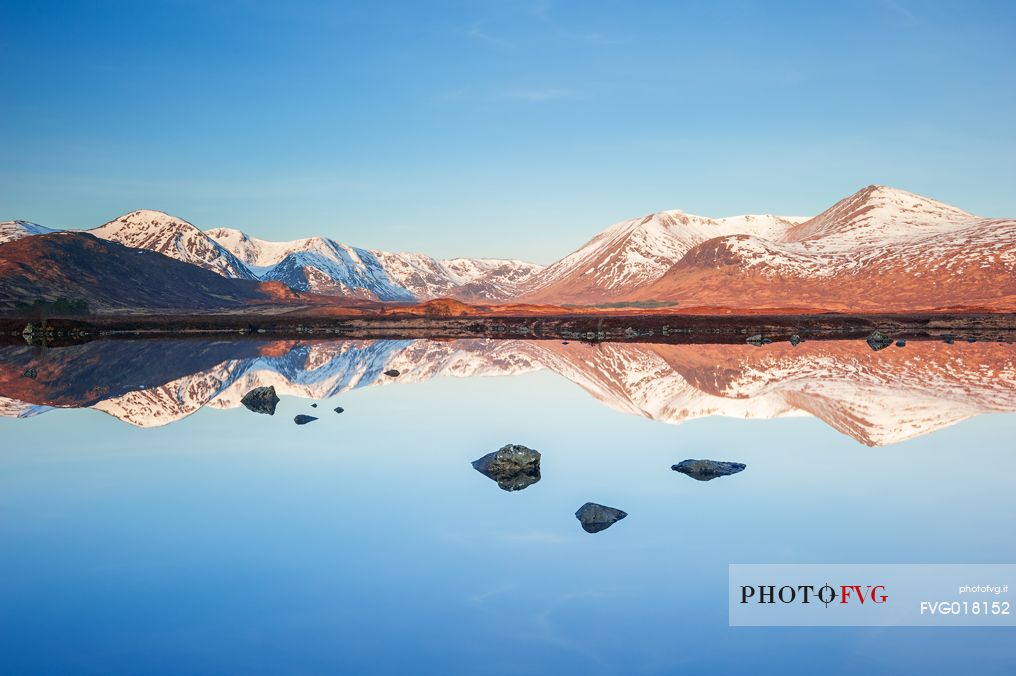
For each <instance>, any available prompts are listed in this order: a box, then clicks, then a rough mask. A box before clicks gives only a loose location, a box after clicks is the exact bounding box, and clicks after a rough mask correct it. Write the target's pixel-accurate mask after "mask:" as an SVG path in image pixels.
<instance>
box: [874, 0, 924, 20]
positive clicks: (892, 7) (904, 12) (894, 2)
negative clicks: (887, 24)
mask: <svg viewBox="0 0 1016 676" xmlns="http://www.w3.org/2000/svg"><path fill="white" fill-rule="evenodd" d="M881 2H882V6H883V7H885V8H886V9H888V10H889V11H890V12H892V13H894V14H896V15H897V16H898V17H900V18H901V19H903V20H904V22H905V23H907V24H910V25H913V24H916V23H918V18H917V15H916V14H914V13H913V12H912V11H910V8H908V7H907V6H906V5H904V4H903V3H902V2H899V1H898V0H881Z"/></svg>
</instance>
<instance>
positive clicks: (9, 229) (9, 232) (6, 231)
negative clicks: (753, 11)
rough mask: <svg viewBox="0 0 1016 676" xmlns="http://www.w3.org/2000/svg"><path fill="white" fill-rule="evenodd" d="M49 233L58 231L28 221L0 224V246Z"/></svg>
mask: <svg viewBox="0 0 1016 676" xmlns="http://www.w3.org/2000/svg"><path fill="white" fill-rule="evenodd" d="M51 232H59V231H58V230H53V229H51V228H47V227H45V226H43V225H39V224H38V223H32V222H30V221H5V222H3V223H0V244H3V243H4V242H13V241H14V240H16V239H21V238H22V237H29V236H31V235H45V234H48V233H51Z"/></svg>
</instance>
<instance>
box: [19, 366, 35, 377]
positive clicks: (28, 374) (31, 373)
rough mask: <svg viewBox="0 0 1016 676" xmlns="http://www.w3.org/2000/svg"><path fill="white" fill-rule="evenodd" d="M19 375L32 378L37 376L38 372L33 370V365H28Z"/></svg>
mask: <svg viewBox="0 0 1016 676" xmlns="http://www.w3.org/2000/svg"><path fill="white" fill-rule="evenodd" d="M21 375H23V376H25V377H26V378H33V379H34V378H37V377H38V376H39V372H38V371H36V370H35V367H34V366H30V367H28V368H27V369H25V372H24V373H22V374H21Z"/></svg>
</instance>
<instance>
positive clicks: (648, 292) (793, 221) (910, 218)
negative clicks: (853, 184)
mask: <svg viewBox="0 0 1016 676" xmlns="http://www.w3.org/2000/svg"><path fill="white" fill-rule="evenodd" d="M523 300H528V301H534V302H546V303H577V304H596V303H603V302H608V301H656V302H664V303H669V304H676V305H677V306H678V307H682V306H683V307H694V306H714V307H727V308H733V309H738V308H741V309H754V308H810V309H819V310H856V311H866V310H867V311H904V310H924V309H932V308H943V307H969V308H999V309H1014V308H1016V220H1012V219H988V218H980V217H977V216H974V215H972V214H969V213H967V212H965V211H962V210H961V209H957V208H955V207H952V206H949V205H947V204H943V203H941V202H937V201H935V200H931V199H928V198H926V197H921V196H919V195H915V194H913V193H909V192H906V191H903V190H897V189H894V188H888V187H885V186H877V185H872V186H868V187H866V188H864V189H862V190H859V191H858V192H857V193H855V194H853V195H851V196H849V197H847V198H845V199H843V200H840V201H839V202H837V203H836V204H835V205H833V206H832V207H831V208H829V209H827V210H826V211H824V212H822V213H821V214H819V215H818V216H815V217H813V218H801V217H781V216H735V217H731V218H719V219H712V218H704V217H701V216H692V215H690V214H685V213H683V212H680V211H667V212H661V213H658V214H651V215H649V216H644V217H642V218H640V219H635V220H632V221H624V222H622V223H618V224H616V225H613V226H611V227H610V228H608V229H607V230H605V231H603V232H602V233H600V234H599V235H597V236H596V237H594V238H593V239H592V240H590V241H589V242H588V243H587V244H586V245H585V246H583V247H582V248H580V249H578V250H577V251H575V252H574V253H572V254H570V255H568V256H566V257H565V258H563V259H561V260H560V261H558V262H556V263H554V264H553V265H551V266H549V267H547V268H546V269H545V270H543V271H542V272H541V273H539V274H537V275H535V276H534V277H533V279H532V281H531V282H530V283H529V285H528V287H527V288H526V290H525V292H524V293H523Z"/></svg>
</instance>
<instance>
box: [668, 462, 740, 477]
mask: <svg viewBox="0 0 1016 676" xmlns="http://www.w3.org/2000/svg"><path fill="white" fill-rule="evenodd" d="M745 467H747V465H745V464H744V463H740V462H722V461H718V460H682V461H681V462H679V463H677V464H676V465H672V466H671V468H670V469H672V470H674V471H675V472H680V473H681V474H686V475H688V476H690V477H691V478H692V479H695V480H697V481H712V480H713V479H715V478H716V477H721V476H730V475H731V474H737V473H738V472H742V471H744V468H745Z"/></svg>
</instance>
